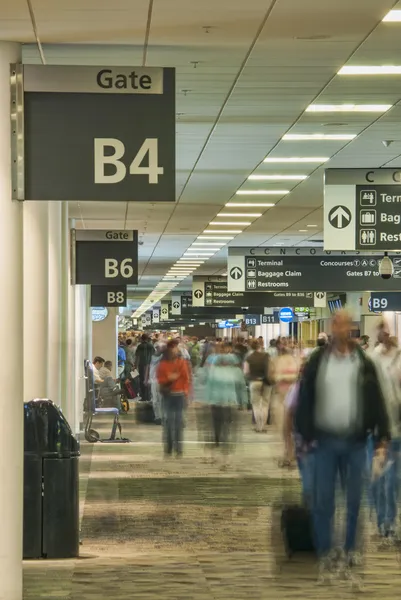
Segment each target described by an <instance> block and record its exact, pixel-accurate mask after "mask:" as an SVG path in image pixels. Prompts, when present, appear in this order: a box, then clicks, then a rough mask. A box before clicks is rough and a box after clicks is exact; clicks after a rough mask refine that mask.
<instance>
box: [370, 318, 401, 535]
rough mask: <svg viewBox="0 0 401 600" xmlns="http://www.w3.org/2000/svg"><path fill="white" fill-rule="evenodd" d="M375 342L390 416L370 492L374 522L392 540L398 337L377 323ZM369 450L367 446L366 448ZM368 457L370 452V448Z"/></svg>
mask: <svg viewBox="0 0 401 600" xmlns="http://www.w3.org/2000/svg"><path fill="white" fill-rule="evenodd" d="M378 342H379V344H378V345H377V346H376V347H375V349H374V350H373V352H372V354H371V358H372V360H373V362H374V363H375V366H376V369H377V372H378V376H379V379H380V383H381V386H382V389H383V393H384V397H385V400H386V403H387V411H388V415H389V420H390V428H391V441H390V443H389V446H388V452H387V460H386V462H384V461H385V457H384V456H383V464H382V465H381V468H380V467H379V469H377V467H376V466H375V465H374V464H373V461H372V486H371V496H372V500H373V503H374V506H375V508H376V514H377V526H378V528H379V533H380V535H381V536H382V537H384V538H387V539H389V540H390V541H391V540H394V538H395V535H396V531H395V524H396V520H397V505H398V500H399V497H400V494H399V491H400V490H399V487H400V485H399V480H400V471H401V458H400V456H401V454H400V453H401V350H400V349H399V348H398V340H397V339H396V338H392V337H390V332H389V330H388V327H387V325H386V324H385V323H382V324H381V325H380V326H379V331H378ZM370 450H371V448H370ZM370 458H372V452H370Z"/></svg>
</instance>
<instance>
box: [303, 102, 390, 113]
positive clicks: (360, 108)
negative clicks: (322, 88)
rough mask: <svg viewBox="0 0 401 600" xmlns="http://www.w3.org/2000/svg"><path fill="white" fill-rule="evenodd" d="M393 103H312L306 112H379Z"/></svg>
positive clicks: (384, 110) (387, 108) (385, 109)
mask: <svg viewBox="0 0 401 600" xmlns="http://www.w3.org/2000/svg"><path fill="white" fill-rule="evenodd" d="M391 107H392V104H310V105H309V106H308V108H307V109H306V111H305V112H317V113H322V112H378V113H383V112H386V111H387V110H389V109H390V108H391Z"/></svg>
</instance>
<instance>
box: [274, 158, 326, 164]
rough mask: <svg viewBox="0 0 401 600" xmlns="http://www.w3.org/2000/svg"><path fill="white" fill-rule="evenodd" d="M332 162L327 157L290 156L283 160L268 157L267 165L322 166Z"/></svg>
mask: <svg viewBox="0 0 401 600" xmlns="http://www.w3.org/2000/svg"><path fill="white" fill-rule="evenodd" d="M328 160H330V158H329V157H327V156H290V157H288V158H287V157H283V158H274V157H270V156H269V157H267V158H265V160H264V161H263V162H265V163H310V164H312V163H318V164H322V163H325V162H327V161H328Z"/></svg>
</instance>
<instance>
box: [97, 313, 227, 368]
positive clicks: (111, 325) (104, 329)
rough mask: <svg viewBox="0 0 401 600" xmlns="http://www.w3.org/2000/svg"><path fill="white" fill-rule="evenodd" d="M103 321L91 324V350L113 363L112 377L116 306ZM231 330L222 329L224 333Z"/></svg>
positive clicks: (114, 354)
mask: <svg viewBox="0 0 401 600" xmlns="http://www.w3.org/2000/svg"><path fill="white" fill-rule="evenodd" d="M108 311H109V313H108V315H107V317H106V318H105V319H104V320H103V321H98V322H96V323H93V325H92V340H93V352H94V354H95V355H96V356H101V357H102V358H104V359H105V360H111V361H112V363H113V377H116V376H117V351H118V349H117V340H118V308H109V309H108ZM227 332H230V333H231V332H232V330H224V334H225V335H227Z"/></svg>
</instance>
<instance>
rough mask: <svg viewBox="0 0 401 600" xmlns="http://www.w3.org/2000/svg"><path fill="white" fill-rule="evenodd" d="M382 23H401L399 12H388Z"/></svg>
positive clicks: (400, 13) (400, 11) (400, 12)
mask: <svg viewBox="0 0 401 600" xmlns="http://www.w3.org/2000/svg"><path fill="white" fill-rule="evenodd" d="M383 22H384V23H401V10H390V12H388V13H387V14H386V16H385V17H384V19H383Z"/></svg>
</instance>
